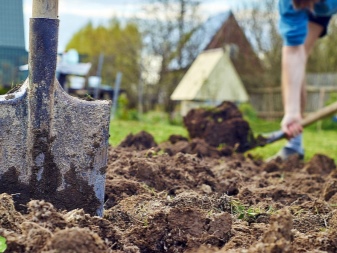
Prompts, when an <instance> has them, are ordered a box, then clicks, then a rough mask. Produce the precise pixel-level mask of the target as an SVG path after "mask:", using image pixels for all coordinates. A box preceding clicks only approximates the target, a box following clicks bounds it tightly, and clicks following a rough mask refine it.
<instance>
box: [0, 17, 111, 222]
mask: <svg viewBox="0 0 337 253" xmlns="http://www.w3.org/2000/svg"><path fill="white" fill-rule="evenodd" d="M57 35H58V19H50V18H32V19H31V21H30V54H29V68H30V73H29V78H28V79H27V80H26V82H25V83H24V84H23V85H22V86H21V88H20V89H19V90H18V91H16V92H14V93H12V94H8V95H3V96H0V130H1V131H0V193H3V192H6V193H9V194H13V199H14V201H15V204H16V207H17V208H19V209H21V210H22V209H24V208H23V205H25V204H26V203H27V202H28V201H30V199H43V200H45V201H48V202H51V203H52V204H53V205H54V206H55V207H56V208H59V209H66V210H72V209H76V208H83V209H84V210H85V211H86V212H87V213H90V214H92V215H99V216H101V215H102V213H103V203H104V189H105V173H106V167H107V149H108V138H109V121H110V107H111V103H110V102H109V101H84V100H80V99H77V98H74V97H71V96H69V95H68V94H66V93H65V92H64V91H63V90H62V88H61V86H60V85H59V83H58V81H57V80H56V79H55V70H56V57H57V37H58V36H57Z"/></svg>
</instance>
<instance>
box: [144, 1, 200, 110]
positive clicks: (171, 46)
mask: <svg viewBox="0 0 337 253" xmlns="http://www.w3.org/2000/svg"><path fill="white" fill-rule="evenodd" d="M148 3H150V4H148V5H146V7H144V11H145V13H146V14H147V16H148V17H150V20H146V21H139V22H140V24H141V25H140V27H141V29H142V32H143V35H144V38H145V40H144V41H145V50H146V53H147V54H152V55H155V56H160V58H161V64H160V67H159V81H158V83H157V84H156V85H152V86H149V87H148V89H147V90H148V92H151V93H152V99H151V101H152V104H153V105H155V104H158V103H159V104H163V105H164V108H165V109H166V110H171V109H172V108H173V107H172V104H171V101H170V98H169V97H170V95H171V94H172V92H173V90H174V88H175V87H176V85H177V84H178V82H179V80H180V78H181V77H182V73H181V72H179V71H176V70H180V69H182V68H184V67H186V66H188V65H189V64H190V63H191V62H192V60H194V59H195V58H196V56H197V53H199V52H197V51H196V50H195V48H196V47H197V45H198V41H192V42H191V41H190V38H191V36H192V35H193V33H194V32H195V31H196V30H197V29H198V28H199V26H200V23H201V18H200V17H201V16H200V14H199V12H198V10H199V5H200V1H199V0H149V1H148ZM149 89H151V91H149Z"/></svg>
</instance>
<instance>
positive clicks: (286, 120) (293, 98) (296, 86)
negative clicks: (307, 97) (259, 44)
mask: <svg viewBox="0 0 337 253" xmlns="http://www.w3.org/2000/svg"><path fill="white" fill-rule="evenodd" d="M306 60H307V54H306V50H305V47H304V45H299V46H284V47H283V49H282V93H283V104H284V117H283V120H282V122H281V126H282V130H283V131H284V132H285V133H286V135H287V136H288V138H292V137H294V136H296V135H298V134H300V133H301V132H302V126H301V124H300V122H301V119H302V116H301V102H300V101H301V86H302V83H303V81H304V75H305V66H306Z"/></svg>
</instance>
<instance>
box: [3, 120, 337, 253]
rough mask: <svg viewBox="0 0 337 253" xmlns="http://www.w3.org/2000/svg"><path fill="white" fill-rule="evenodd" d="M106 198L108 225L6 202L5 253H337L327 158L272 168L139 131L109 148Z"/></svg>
mask: <svg viewBox="0 0 337 253" xmlns="http://www.w3.org/2000/svg"><path fill="white" fill-rule="evenodd" d="M238 118H239V117H238ZM246 131H247V132H246V133H248V132H249V131H248V130H246ZM216 133H219V134H220V132H216ZM219 138H220V137H219ZM105 192H106V196H105V212H104V216H103V218H100V217H95V216H90V215H89V214H86V213H85V212H84V211H83V210H73V211H70V212H66V211H62V212H60V211H58V210H57V209H55V208H54V207H53V206H52V205H51V204H49V203H47V202H45V201H37V200H32V201H31V202H29V204H28V206H27V212H25V213H20V212H18V211H17V210H16V209H15V207H14V204H13V196H12V195H9V194H6V193H4V194H1V195H0V217H1V219H0V236H1V237H3V238H6V245H7V250H6V252H19V253H21V252H34V253H42V252H43V253H46V252H48V253H51V252H53V253H55V252H62V253H63V252H66V253H70V252H72V253H73V252H79V253H89V252H91V253H92V252H94V253H96V252H99V253H100V252H102V253H103V252H104V253H106V252H114V253H133V252H141V253H149V252H150V253H162V252H169V253H183V252H184V253H192V252H193V253H195V252H197V253H205V252H206V253H224V252H230V253H234V252H235V253H236V252H241V253H244V252H248V253H253V252H259V253H260V252H266V253H271V252H289V253H290V252H329V253H330V252H331V253H332V252H337V239H336V238H337V170H336V165H335V162H334V161H333V160H332V159H331V158H329V157H327V156H325V155H320V154H316V155H315V156H314V157H313V158H312V159H311V160H310V161H309V162H307V163H304V162H302V161H301V160H299V159H298V157H296V156H294V157H291V158H290V159H289V160H288V161H287V162H283V161H281V160H278V159H276V160H273V161H270V162H268V163H265V162H263V161H261V160H259V159H256V158H254V157H253V156H252V155H249V154H247V155H246V156H244V155H243V154H241V153H237V152H234V150H233V149H232V148H230V147H228V148H227V149H223V150H221V149H219V148H216V147H214V146H211V145H210V144H209V143H208V142H207V141H205V139H203V138H195V139H186V138H185V137H182V136H179V135H173V136H171V137H170V138H169V140H167V141H166V142H164V143H160V144H157V143H155V142H154V139H153V137H152V136H151V135H150V134H149V133H147V132H140V133H138V134H135V135H130V136H128V137H127V138H126V139H125V140H124V141H123V142H122V143H121V145H120V146H119V147H114V148H113V147H111V148H110V150H109V163H108V168H107V180H106V190H105ZM0 246H1V244H0Z"/></svg>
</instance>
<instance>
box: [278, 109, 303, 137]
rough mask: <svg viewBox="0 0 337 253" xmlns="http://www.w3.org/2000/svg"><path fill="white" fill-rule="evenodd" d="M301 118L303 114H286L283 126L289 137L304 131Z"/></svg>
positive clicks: (282, 122)
mask: <svg viewBox="0 0 337 253" xmlns="http://www.w3.org/2000/svg"><path fill="white" fill-rule="evenodd" d="M301 120H302V117H301V115H288V114H285V115H284V117H283V119H282V121H281V128H282V131H283V132H284V133H285V134H286V136H287V138H288V139H291V138H293V137H295V136H297V135H299V134H300V133H302V131H303V127H302V125H301Z"/></svg>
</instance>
